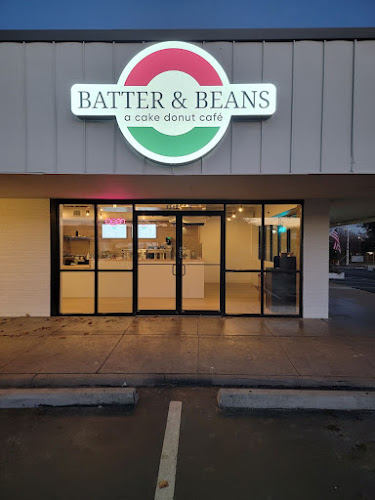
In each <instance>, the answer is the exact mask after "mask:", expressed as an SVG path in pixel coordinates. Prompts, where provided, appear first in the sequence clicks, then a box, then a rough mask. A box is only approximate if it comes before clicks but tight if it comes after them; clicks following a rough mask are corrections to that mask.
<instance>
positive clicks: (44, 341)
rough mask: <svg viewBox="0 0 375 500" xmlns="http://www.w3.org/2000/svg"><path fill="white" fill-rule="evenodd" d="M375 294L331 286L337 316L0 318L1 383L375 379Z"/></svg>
mask: <svg viewBox="0 0 375 500" xmlns="http://www.w3.org/2000/svg"><path fill="white" fill-rule="evenodd" d="M373 325H375V294H371V293H368V292H364V291H361V290H355V289H351V288H348V287H346V286H343V285H337V284H334V285H332V288H331V318H330V319H329V320H321V319H314V320H312V319H305V320H302V319H287V318H285V319H283V318H219V317H196V316H193V317H176V316H164V317H154V316H152V317H139V316H138V317H55V318H31V317H23V318H0V387H67V386H99V385H102V386H103V385H104V386H122V385H132V386H134V385H135V386H138V385H158V384H166V383H167V384H202V385H212V384H214V385H243V386H247V385H251V386H273V387H275V386H276V387H278V386H280V387H337V386H339V387H340V386H341V387H363V388H364V387H366V388H375V328H374V326H373Z"/></svg>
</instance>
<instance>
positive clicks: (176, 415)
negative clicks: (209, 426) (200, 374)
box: [154, 401, 182, 500]
mask: <svg viewBox="0 0 375 500" xmlns="http://www.w3.org/2000/svg"><path fill="white" fill-rule="evenodd" d="M181 412H182V403H181V401H171V402H170V403H169V411H168V418H167V425H166V428H165V434H164V442H163V449H162V451H161V457H160V465H159V474H158V480H157V483H156V490H155V497H154V498H155V500H173V497H174V489H175V483H176V469H177V453H178V444H179V440H180V427H181Z"/></svg>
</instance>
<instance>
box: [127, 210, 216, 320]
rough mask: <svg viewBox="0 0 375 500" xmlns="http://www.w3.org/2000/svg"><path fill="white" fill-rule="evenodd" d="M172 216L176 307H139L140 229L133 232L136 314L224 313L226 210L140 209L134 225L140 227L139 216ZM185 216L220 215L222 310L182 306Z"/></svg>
mask: <svg viewBox="0 0 375 500" xmlns="http://www.w3.org/2000/svg"><path fill="white" fill-rule="evenodd" d="M157 215H161V216H166V215H168V216H170V217H175V218H176V256H175V266H176V304H175V305H176V307H175V309H139V308H138V265H139V262H138V261H139V259H138V231H137V232H136V233H133V236H134V252H133V255H134V257H135V259H134V270H135V274H134V281H133V299H134V305H135V307H134V314H137V315H143V314H171V315H189V314H207V315H210V314H211V315H218V314H224V299H225V280H224V278H225V267H224V262H225V260H224V251H223V249H224V248H225V241H224V230H223V228H224V227H225V219H224V216H225V212H224V211H205V212H204V213H202V212H201V211H193V210H189V211H181V210H179V211H171V210H168V211H164V210H158V211H150V210H147V211H145V210H138V211H134V213H133V225H134V227H136V228H138V217H139V216H150V217H152V216H154V217H155V216H157ZM184 216H189V217H202V216H212V217H220V310H213V311H210V310H206V309H204V310H184V309H183V308H182V277H183V263H182V260H183V258H182V227H183V222H182V219H183V217H184Z"/></svg>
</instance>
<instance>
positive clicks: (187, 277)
mask: <svg viewBox="0 0 375 500" xmlns="http://www.w3.org/2000/svg"><path fill="white" fill-rule="evenodd" d="M221 236H222V215H217V213H216V214H215V213H214V214H204V215H202V214H199V215H198V214H191V213H186V212H185V213H181V212H180V213H178V214H176V213H174V214H169V213H168V214H167V213H165V212H163V213H160V214H158V215H149V214H147V213H145V212H141V213H139V214H138V215H137V262H138V266H137V269H138V273H137V274H138V278H137V290H138V307H137V311H138V312H140V313H153V312H158V313H160V312H165V313H176V314H183V313H184V312H186V313H188V312H190V313H192V312H197V313H199V312H216V313H220V312H221V310H222V304H223V290H222V287H221V283H222V281H223V276H222V274H223V272H222V270H223V265H222V250H221V246H222V245H221Z"/></svg>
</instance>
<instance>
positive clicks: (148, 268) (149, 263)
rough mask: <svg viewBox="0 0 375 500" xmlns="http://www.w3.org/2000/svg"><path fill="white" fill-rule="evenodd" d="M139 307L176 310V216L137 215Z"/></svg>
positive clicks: (154, 309)
mask: <svg viewBox="0 0 375 500" xmlns="http://www.w3.org/2000/svg"><path fill="white" fill-rule="evenodd" d="M137 219H138V224H137V252H138V311H140V312H142V311H143V312H145V311H158V312H160V311H165V312H175V311H176V308H177V302H176V290H177V287H176V278H177V263H176V248H177V242H176V216H173V215H169V214H168V215H140V216H138V217H137Z"/></svg>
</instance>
